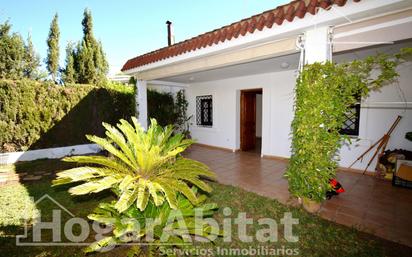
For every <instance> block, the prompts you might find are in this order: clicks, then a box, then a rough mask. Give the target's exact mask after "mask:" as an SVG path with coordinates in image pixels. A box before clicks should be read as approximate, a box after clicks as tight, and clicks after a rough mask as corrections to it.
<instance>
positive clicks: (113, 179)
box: [54, 117, 214, 213]
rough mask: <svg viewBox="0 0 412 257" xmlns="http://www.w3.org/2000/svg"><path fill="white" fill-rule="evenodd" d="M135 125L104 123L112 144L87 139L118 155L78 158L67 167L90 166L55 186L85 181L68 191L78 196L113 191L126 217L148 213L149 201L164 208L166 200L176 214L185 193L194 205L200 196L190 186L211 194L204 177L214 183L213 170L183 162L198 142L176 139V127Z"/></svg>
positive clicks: (62, 174)
mask: <svg viewBox="0 0 412 257" xmlns="http://www.w3.org/2000/svg"><path fill="white" fill-rule="evenodd" d="M132 121H133V125H131V124H130V123H129V122H127V121H126V120H120V123H118V124H117V128H116V127H113V126H111V125H109V124H106V123H104V124H103V126H104V127H105V128H106V136H107V138H101V137H97V136H87V138H88V139H89V140H90V141H91V142H93V143H96V144H98V145H99V146H100V147H101V148H102V149H105V150H106V151H108V152H109V153H111V154H112V155H113V157H104V156H74V157H68V158H65V159H64V160H65V161H69V162H76V163H80V164H87V165H89V166H84V167H78V168H74V169H70V170H67V171H64V172H60V173H58V174H57V179H56V180H55V181H54V183H55V184H56V185H60V184H67V183H73V182H80V181H84V182H85V183H83V184H80V185H77V186H75V187H73V188H71V189H70V190H69V192H70V193H71V194H74V195H84V194H89V193H97V192H100V191H102V190H105V189H109V188H112V189H114V190H115V191H116V192H117V194H118V195H119V199H118V201H117V203H116V204H115V208H116V210H117V211H119V212H120V213H121V212H124V211H126V210H127V209H128V208H129V207H130V206H131V205H132V204H134V203H136V206H137V207H138V208H139V209H140V210H141V211H143V210H144V209H145V208H146V206H147V204H148V202H149V200H153V202H154V204H155V205H156V206H160V205H162V204H163V203H164V201H165V200H166V201H167V202H168V203H169V205H170V207H171V208H172V209H176V208H177V201H176V199H177V198H176V197H177V195H178V193H182V194H183V195H184V196H185V197H187V198H188V199H189V200H190V201H191V202H192V203H193V204H197V202H198V199H197V197H196V195H195V194H194V193H193V192H192V190H191V189H190V188H189V186H188V185H187V183H191V184H193V185H195V186H196V187H198V188H200V189H202V190H203V191H206V192H210V191H211V188H210V187H209V186H208V185H207V184H206V183H204V182H203V181H202V180H201V179H200V177H201V176H205V177H210V178H213V177H214V173H212V172H211V171H210V170H209V168H208V167H207V166H206V165H204V164H202V163H200V162H197V161H194V160H190V159H186V158H183V157H180V156H179V154H180V153H182V152H183V151H184V150H185V149H186V148H187V147H189V146H190V145H191V144H192V143H193V142H192V141H191V140H189V139H184V137H183V135H181V134H176V135H174V136H172V133H173V127H172V126H167V127H165V128H164V129H163V128H162V127H161V126H159V125H157V122H156V120H154V119H152V120H151V125H150V127H149V128H148V130H147V132H145V131H144V130H143V128H142V127H141V126H140V124H139V123H138V121H137V119H136V118H134V117H132Z"/></svg>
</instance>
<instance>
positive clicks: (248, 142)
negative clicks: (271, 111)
mask: <svg viewBox="0 0 412 257" xmlns="http://www.w3.org/2000/svg"><path fill="white" fill-rule="evenodd" d="M255 147H256V92H252V91H241V96H240V149H241V150H242V151H248V150H251V149H254V148H255Z"/></svg>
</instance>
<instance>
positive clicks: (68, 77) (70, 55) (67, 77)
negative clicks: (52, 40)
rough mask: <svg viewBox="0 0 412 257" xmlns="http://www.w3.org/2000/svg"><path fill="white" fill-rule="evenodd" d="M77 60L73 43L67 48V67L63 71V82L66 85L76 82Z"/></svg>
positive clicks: (68, 44)
mask: <svg viewBox="0 0 412 257" xmlns="http://www.w3.org/2000/svg"><path fill="white" fill-rule="evenodd" d="M75 58H76V53H75V49H74V47H73V43H71V42H69V43H67V46H66V67H65V68H64V70H63V81H64V83H66V84H67V83H75V82H76V70H75Z"/></svg>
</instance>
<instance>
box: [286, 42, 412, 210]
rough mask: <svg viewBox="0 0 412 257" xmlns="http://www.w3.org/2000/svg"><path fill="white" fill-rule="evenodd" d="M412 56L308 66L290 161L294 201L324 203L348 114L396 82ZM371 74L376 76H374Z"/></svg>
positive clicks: (299, 94) (301, 86) (301, 78)
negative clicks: (401, 65) (403, 64)
mask: <svg viewBox="0 0 412 257" xmlns="http://www.w3.org/2000/svg"><path fill="white" fill-rule="evenodd" d="M411 54H412V49H403V50H402V52H401V53H400V54H398V55H395V56H387V55H377V56H372V57H368V58H366V59H365V60H356V61H353V62H350V63H344V64H334V63H331V62H327V63H325V64H320V63H315V64H312V65H307V66H306V67H305V69H304V70H303V72H302V73H301V74H300V76H299V78H298V79H297V82H296V83H297V84H296V89H295V91H296V99H295V116H294V119H293V122H292V136H293V138H292V156H291V159H290V163H289V166H288V169H287V173H286V177H287V178H288V181H289V190H290V191H291V193H292V194H293V195H294V196H297V197H305V198H309V199H312V200H315V201H318V202H320V201H322V200H324V199H325V197H326V192H327V191H329V190H330V189H331V188H330V185H329V179H331V178H333V177H335V175H336V169H337V167H338V159H339V158H338V150H339V148H340V147H341V146H342V143H343V142H344V141H345V139H346V140H347V141H348V142H349V143H350V140H349V137H347V136H342V135H341V134H340V130H341V128H342V127H343V123H344V122H345V113H346V112H348V111H349V110H350V108H351V106H353V104H355V103H356V101H357V97H356V96H361V97H367V96H368V94H369V92H370V91H373V90H377V89H379V88H381V87H382V86H384V85H386V84H388V83H389V82H392V81H393V80H394V79H396V78H397V76H398V74H397V73H396V70H395V69H396V67H397V65H398V64H399V63H400V62H403V61H404V60H405V59H404V58H406V57H408V56H410V55H411ZM372 71H376V74H375V76H372Z"/></svg>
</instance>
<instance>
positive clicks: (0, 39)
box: [0, 21, 26, 79]
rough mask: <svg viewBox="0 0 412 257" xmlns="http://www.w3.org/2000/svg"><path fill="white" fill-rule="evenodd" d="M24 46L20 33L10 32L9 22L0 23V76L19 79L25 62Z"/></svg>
mask: <svg viewBox="0 0 412 257" xmlns="http://www.w3.org/2000/svg"><path fill="white" fill-rule="evenodd" d="M25 51H26V49H25V46H24V41H23V39H22V37H21V36H20V34H18V33H11V24H10V23H9V22H8V21H6V22H5V23H3V24H0V78H2V79H21V78H22V77H23V72H24V66H25V65H24V64H25V60H24V59H25Z"/></svg>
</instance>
